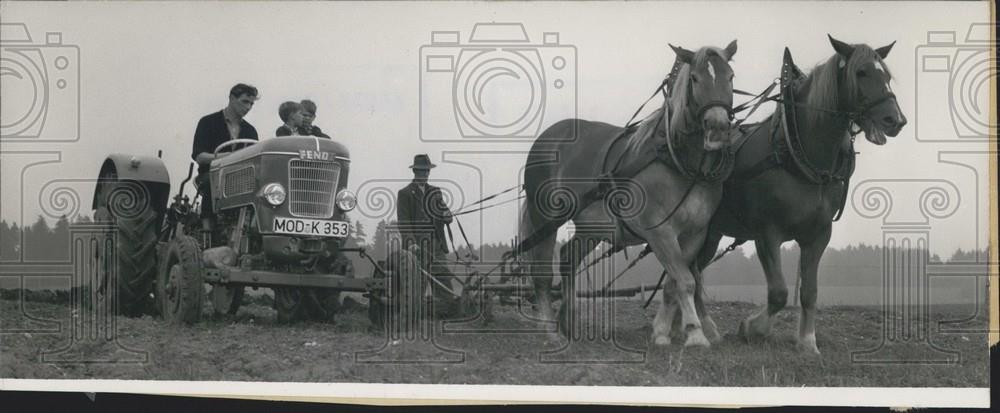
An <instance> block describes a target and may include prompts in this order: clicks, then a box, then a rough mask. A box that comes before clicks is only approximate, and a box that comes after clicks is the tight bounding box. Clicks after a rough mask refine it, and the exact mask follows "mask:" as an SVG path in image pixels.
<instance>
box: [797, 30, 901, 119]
mask: <svg viewBox="0 0 1000 413" xmlns="http://www.w3.org/2000/svg"><path fill="white" fill-rule="evenodd" d="M841 59H842V58H841V56H840V55H839V54H837V53H834V54H833V56H830V58H829V59H827V60H826V62H824V63H820V64H819V65H817V66H816V67H815V68H813V70H812V71H811V72H810V73H809V74H808V75H807V76H806V79H805V81H804V82H803V83H802V86H801V89H800V90H804V89H805V88H808V89H807V90H809V95H808V96H807V98H806V104H808V105H809V106H813V107H818V108H824V109H829V110H832V111H835V110H839V109H840V107H839V106H840V101H841V98H844V99H846V100H847V101H848V102H854V101H855V100H856V99H857V96H856V93H857V82H858V78H857V74H856V73H857V71H858V68H859V67H860V66H861V65H862V64H864V63H865V62H869V61H874V62H875V64H876V65H879V67H881V68H882V70H883V71H885V73H886V75H888V76H889V78H890V79H892V73H891V72H889V67H888V66H886V65H885V62H883V61H882V58H881V57H880V56H879V55H878V53H876V52H875V50H872V48H871V47H869V46H868V45H865V44H857V45H854V52H853V53H851V58H850V59H847V62H846V63H845V65H844V74H845V76H844V89H845V90H846V91H847V96H840V89H839V88H838V84H837V82H838V81H837V76H838V73H839V69H840V62H841ZM830 115H831V114H830V113H827V112H824V111H819V110H809V111H807V112H806V119H807V120H808V121H809V122H811V123H814V124H815V123H816V122H819V121H822V120H824V119H825V118H826V117H827V116H830Z"/></svg>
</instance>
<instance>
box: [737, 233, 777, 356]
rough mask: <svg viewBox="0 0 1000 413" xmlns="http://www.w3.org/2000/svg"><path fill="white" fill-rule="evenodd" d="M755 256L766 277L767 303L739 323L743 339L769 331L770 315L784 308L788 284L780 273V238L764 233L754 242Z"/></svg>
mask: <svg viewBox="0 0 1000 413" xmlns="http://www.w3.org/2000/svg"><path fill="white" fill-rule="evenodd" d="M754 244H755V245H756V246H757V257H758V258H759V259H760V264H761V266H762V267H764V276H765V277H766V278H767V305H765V306H764V307H763V308H761V309H760V310H759V311H758V312H757V313H756V314H754V315H751V316H750V317H749V318H747V319H746V320H743V322H742V323H740V330H739V333H740V335H741V336H743V338H745V339H751V338H755V337H762V336H766V335H767V334H768V333H770V331H771V316H773V315H774V314H776V313H777V312H778V311H781V309H782V308H785V304H786V303H787V302H788V286H787V285H786V284H785V276H784V275H783V274H782V273H781V238H780V237H779V236H777V234H774V233H773V232H768V233H766V234H765V235H764V236H763V237H761V239H758V240H756V241H755V242H754Z"/></svg>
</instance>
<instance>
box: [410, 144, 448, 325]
mask: <svg viewBox="0 0 1000 413" xmlns="http://www.w3.org/2000/svg"><path fill="white" fill-rule="evenodd" d="M435 166H437V165H434V164H433V163H431V159H430V157H429V156H427V155H426V154H419V155H416V156H414V157H413V165H410V169H412V170H413V181H412V182H410V184H409V185H407V186H406V187H404V188H403V189H400V190H399V192H398V193H397V194H396V221H397V224H398V225H399V233H400V235H401V236H402V241H403V248H404V249H410V248H411V246H412V245H416V246H417V247H418V248H419V254H418V255H417V258H419V259H420V262H421V264H422V267H423V268H424V269H425V270H427V271H428V272H429V273H431V274H432V275H433V276H434V278H435V279H436V280H438V281H439V282H441V283H442V284H444V285H446V286H448V288H451V285H452V283H451V281H452V279H453V278H454V275H453V274H452V273H451V270H449V269H448V265H447V262H446V255H447V254H448V242H447V240H446V239H445V235H444V226H445V225H447V224H450V223H451V221H452V219H453V218H452V214H451V211H450V210H449V209H448V206H447V205H446V204H445V203H444V198H443V196H442V195H441V188H438V187H436V186H433V185H430V184H428V183H427V178H428V177H429V176H430V172H431V168H434V167H435ZM432 284H434V285H433V292H434V305H435V306H436V308H437V309H438V311H435V313H437V314H442V315H447V314H452V313H453V312H454V311H455V310H456V306H457V300H456V298H455V297H454V296H453V295H452V294H451V293H450V292H448V291H445V289H444V288H442V287H441V286H440V285H437V283H433V282H432ZM452 291H454V289H452Z"/></svg>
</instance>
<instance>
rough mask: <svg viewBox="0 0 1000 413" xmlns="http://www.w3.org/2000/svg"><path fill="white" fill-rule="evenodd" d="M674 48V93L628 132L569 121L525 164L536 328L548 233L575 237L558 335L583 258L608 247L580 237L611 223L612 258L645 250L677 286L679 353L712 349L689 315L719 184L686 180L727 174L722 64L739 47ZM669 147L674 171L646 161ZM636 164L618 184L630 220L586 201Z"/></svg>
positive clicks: (567, 255)
mask: <svg viewBox="0 0 1000 413" xmlns="http://www.w3.org/2000/svg"><path fill="white" fill-rule="evenodd" d="M671 47H672V48H673V49H674V52H675V53H676V54H677V57H678V60H679V62H682V64H679V66H678V67H679V71H678V73H677V76H676V78H675V79H676V83H675V84H674V85H673V88H672V93H671V95H670V96H669V98H668V99H666V100H665V102H664V103H663V106H662V107H661V108H659V109H658V110H657V111H655V112H654V113H653V114H652V115H650V116H649V117H647V118H646V119H645V120H643V122H641V123H640V124H639V125H638V127H637V128H630V129H629V130H627V131H626V130H624V129H623V128H621V127H618V126H614V125H610V124H607V123H602V122H592V121H586V120H581V119H567V120H563V121H560V122H557V123H556V124H554V125H552V126H551V127H549V128H548V129H546V130H545V131H543V132H542V134H541V135H539V137H538V139H537V140H536V141H535V142H534V144H533V145H532V147H531V151H530V152H529V154H528V158H527V163H526V165H525V170H524V189H525V197H526V202H525V204H524V206H523V209H522V218H521V223H520V224H521V225H520V236H521V239H522V240H525V242H523V243H524V244H528V242H527V241H526V240H527V239H528V238H529V237H531V236H532V235H533V234H536V232H537V233H538V234H540V238H542V239H541V240H540V242H539V243H536V244H535V245H533V246H529V247H524V249H523V251H524V252H525V253H526V256H527V263H526V265H527V270H528V274H531V275H532V276H533V279H534V286H535V297H537V308H538V313H539V314H538V316H539V318H540V319H541V320H542V321H543V322H550V321H553V320H555V317H553V314H552V307H551V298H550V296H549V289H550V288H551V287H552V261H553V252H554V249H555V244H556V231H555V230H556V229H557V228H558V227H559V226H560V225H562V224H564V223H566V222H568V221H572V222H573V223H574V225H575V226H576V228H577V231H576V233H575V234H574V235H573V237H572V239H570V241H569V242H568V243H566V245H564V246H563V247H562V248H561V249H560V260H559V262H560V265H559V270H560V273H561V276H562V289H563V295H562V297H563V299H562V306H561V311H560V315H561V317H560V322H559V323H558V325H559V327H560V331H561V332H563V333H564V334H566V333H568V331H569V330H568V327H567V326H568V324H569V322H570V319H571V318H572V317H571V316H572V314H570V312H571V310H570V308H571V307H570V304H569V303H570V301H571V300H572V297H575V280H574V279H575V275H576V273H577V269H578V268H579V266H580V264H581V261H582V260H583V259H584V258H585V256H586V254H587V253H588V252H589V251H590V250H592V249H593V248H594V247H595V246H596V245H598V244H600V243H601V242H602V241H605V240H608V239H609V238H610V237H609V236H608V235H607V234H600V235H598V234H588V233H585V232H583V231H580V228H581V227H583V226H586V225H588V224H594V225H600V224H605V225H607V224H609V223H610V224H612V225H615V228H616V229H615V231H614V234H615V236H614V241H615V243H616V244H617V245H614V246H613V248H615V249H621V248H624V246H626V245H636V244H642V243H649V245H650V246H651V247H652V250H653V252H654V253H655V255H656V257H657V259H659V261H660V263H662V264H663V267H664V268H665V269H666V271H667V273H668V274H669V275H670V277H671V281H672V282H673V283H676V285H677V286H678V288H676V291H677V297H676V299H677V302H679V303H680V304H681V314H682V318H683V322H684V324H683V325H684V327H685V328H687V329H689V334H688V341H687V343H686V345H702V346H708V345H709V342H708V340H707V339H706V337H705V334H704V333H703V332H702V322H701V321H700V320H699V319H698V316H697V314H696V311H695V305H694V300H693V293H694V290H695V287H696V285H695V277H694V275H693V274H692V272H691V268H693V267H694V264H695V259H696V258H697V254H698V251H699V250H700V248H701V246H702V245H703V244H704V241H705V236H706V229H707V227H708V223H709V220H710V218H711V217H712V213H713V212H714V211H715V208H716V207H717V206H718V203H719V200H720V199H721V198H722V180H723V179H721V178H720V179H718V180H716V181H713V182H705V181H701V180H698V179H692V178H691V177H692V176H697V175H698V174H699V173H700V172H703V171H704V170H705V169H706V166H712V165H722V164H724V163H727V162H728V165H729V166H730V168H731V165H732V162H731V160H732V151H730V150H728V149H727V150H721V149H724V148H728V147H729V146H730V145H731V144H732V139H733V137H734V135H735V134H733V133H730V127H731V119H732V101H733V85H732V78H733V71H732V68H731V67H730V65H729V60H730V59H731V58H732V57H733V55H734V54H735V53H736V41H735V40H734V41H733V42H732V43H730V44H729V45H728V46H727V47H726V48H725V49H720V48H716V47H704V48H701V49H699V50H698V51H697V52H691V51H689V50H685V49H683V48H677V47H673V46H671ZM629 134H631V136H629ZM626 136H627V137H628V139H624V137H626ZM619 138H623V139H619ZM667 139H672V141H670V142H671V144H672V145H673V149H672V151H673V152H672V153H673V155H672V156H671V159H673V162H672V163H671V161H670V159H667V158H665V157H664V158H656V159H655V160H654V158H652V157H651V156H650V154H651V153H653V154H655V153H658V152H657V149H658V148H660V149H662V148H663V147H664V146H663V145H664V143H665V142H667ZM618 143H621V144H618ZM660 153H662V152H660ZM602 159H603V162H602ZM615 160H617V162H616V161H615ZM642 160H649V162H643V161H642ZM636 164H641V168H632V169H634V170H632V171H631V172H629V173H624V172H623V175H624V176H620V178H623V179H624V180H627V181H628V182H627V185H629V187H630V190H629V192H630V193H629V195H628V197H629V198H630V199H628V200H625V202H624V203H626V204H630V205H629V207H627V209H628V212H623V211H621V210H615V208H614V207H613V206H609V202H610V203H615V202H613V201H609V200H608V198H610V197H613V195H609V194H607V193H604V194H602V195H599V196H597V198H602V199H600V200H599V201H603V202H599V201H598V200H593V201H594V202H590V201H591V200H589V199H586V198H587V197H588V192H590V191H591V190H592V189H593V188H594V187H595V185H596V184H598V183H599V182H601V181H602V177H606V176H608V175H607V174H608V173H609V172H612V173H614V172H616V168H615V167H614V166H613V165H618V166H621V165H625V167H624V168H623V169H625V170H628V169H630V166H631V165H636ZM708 169H711V168H708ZM716 170H717V169H716ZM692 171H694V172H692ZM618 172H621V170H618ZM619 201H621V200H619ZM574 245H576V246H580V247H578V248H574V247H573V246H574ZM571 251H573V252H571ZM705 324H706V325H707V327H706V330H710V334H717V332H716V331H715V328H714V323H711V320H710V319H709V320H708V321H706V322H705ZM567 335H568V334H567Z"/></svg>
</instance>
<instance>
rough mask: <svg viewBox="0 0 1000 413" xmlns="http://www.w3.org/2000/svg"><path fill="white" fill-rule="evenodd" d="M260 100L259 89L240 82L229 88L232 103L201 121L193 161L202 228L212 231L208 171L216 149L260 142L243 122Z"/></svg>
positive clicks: (192, 155) (194, 143)
mask: <svg viewBox="0 0 1000 413" xmlns="http://www.w3.org/2000/svg"><path fill="white" fill-rule="evenodd" d="M257 99H258V97H257V88H255V87H253V86H250V85H247V84H243V83H238V84H236V86H233V87H232V88H231V89H229V104H227V105H226V107H225V108H223V109H222V110H220V111H218V112H214V113H210V114H208V115H205V116H203V117H202V118H201V120H199V121H198V127H197V128H196V129H195V131H194V142H193V144H192V145H191V159H193V160H194V161H195V162H197V163H198V177H197V178H195V181H194V182H195V185H196V186H197V187H198V192H199V193H200V194H201V222H202V228H203V229H210V228H211V218H212V195H211V193H210V191H209V180H208V168H209V165H210V164H211V163H212V160H214V159H215V158H216V155H215V154H214V153H215V148H218V147H219V145H222V144H223V143H225V142H227V141H230V140H232V139H252V140H257V139H258V138H257V129H254V127H253V125H251V124H250V122H247V121H246V120H244V119H243V118H244V117H245V116H246V115H247V113H249V112H250V109H252V108H253V105H254V103H255V102H256V101H257Z"/></svg>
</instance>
